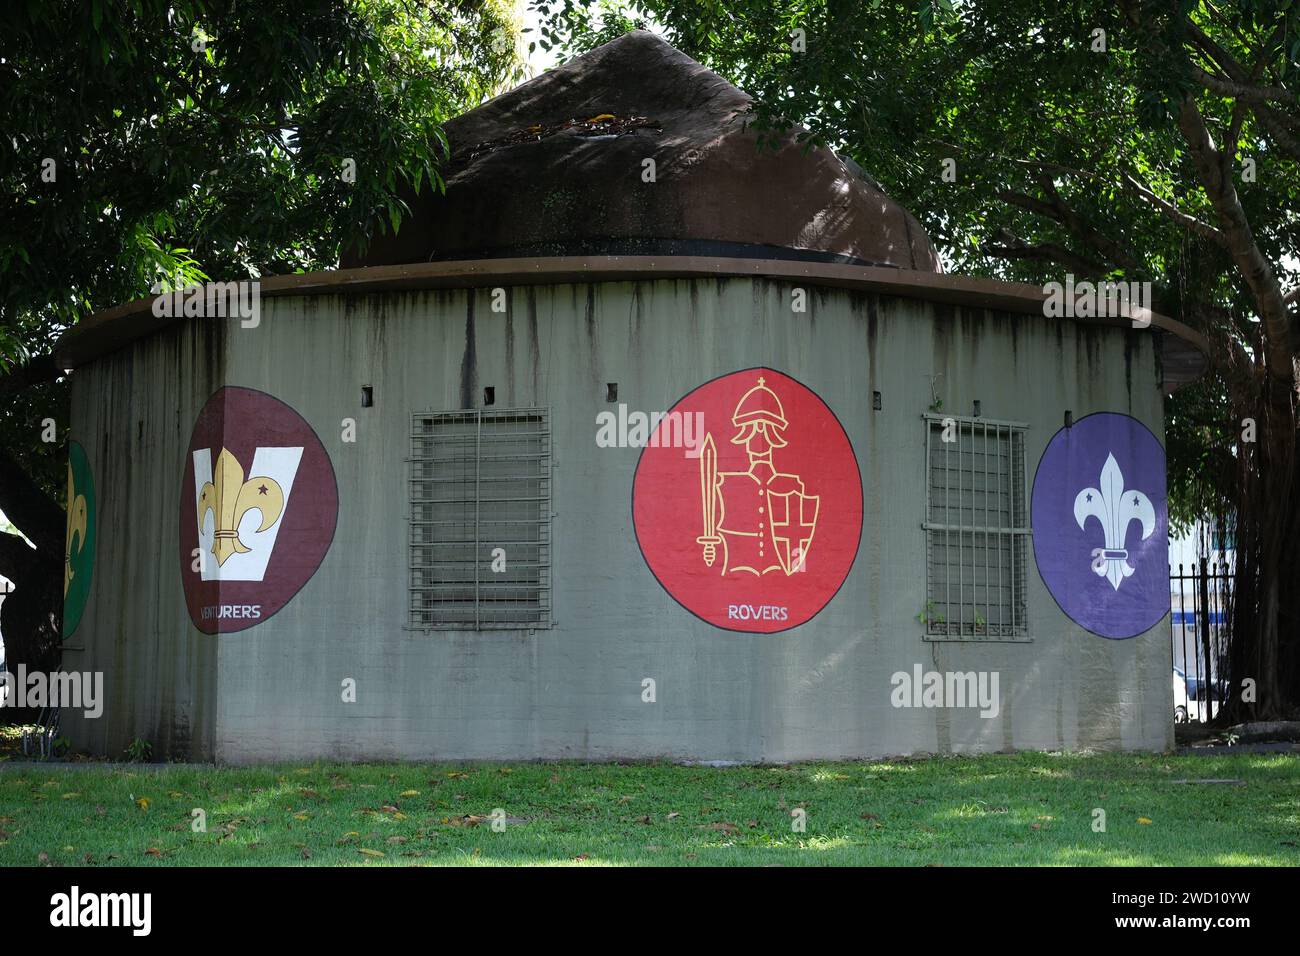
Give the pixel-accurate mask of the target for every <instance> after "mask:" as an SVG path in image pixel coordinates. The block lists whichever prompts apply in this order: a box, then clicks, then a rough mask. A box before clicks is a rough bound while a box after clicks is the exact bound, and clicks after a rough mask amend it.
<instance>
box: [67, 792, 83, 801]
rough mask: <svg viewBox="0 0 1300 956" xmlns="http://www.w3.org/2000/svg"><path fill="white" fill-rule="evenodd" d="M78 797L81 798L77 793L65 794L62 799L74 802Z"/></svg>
mask: <svg viewBox="0 0 1300 956" xmlns="http://www.w3.org/2000/svg"><path fill="white" fill-rule="evenodd" d="M79 796H81V794H79V793H65V794H64V795H63V799H64V800H75V799H76V798H77V797H79Z"/></svg>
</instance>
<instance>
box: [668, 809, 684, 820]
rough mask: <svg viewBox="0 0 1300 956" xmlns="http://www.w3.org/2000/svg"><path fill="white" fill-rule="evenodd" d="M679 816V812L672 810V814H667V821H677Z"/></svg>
mask: <svg viewBox="0 0 1300 956" xmlns="http://www.w3.org/2000/svg"><path fill="white" fill-rule="evenodd" d="M680 816H681V813H680V811H677V810H674V811H673V812H672V813H670V814H668V819H669V820H676V819H677V818H678V817H680Z"/></svg>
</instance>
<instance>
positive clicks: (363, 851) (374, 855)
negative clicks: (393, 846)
mask: <svg viewBox="0 0 1300 956" xmlns="http://www.w3.org/2000/svg"><path fill="white" fill-rule="evenodd" d="M357 852H358V853H360V854H361V855H362V856H368V857H372V858H378V857H381V856H383V855H384V854H383V853H381V852H380V851H379V850H371V849H368V848H366V847H364V846H363V847H362V848H361V849H359V850H357Z"/></svg>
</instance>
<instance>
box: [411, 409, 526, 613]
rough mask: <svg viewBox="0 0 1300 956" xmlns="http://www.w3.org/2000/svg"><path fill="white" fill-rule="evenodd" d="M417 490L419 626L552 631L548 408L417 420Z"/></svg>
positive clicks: (414, 555)
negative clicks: (550, 629)
mask: <svg viewBox="0 0 1300 956" xmlns="http://www.w3.org/2000/svg"><path fill="white" fill-rule="evenodd" d="M410 485H411V493H410V503H411V530H410V535H411V537H410V572H411V582H410V626H411V627H412V628H414V629H417V630H433V629H452V630H486V629H489V628H536V627H550V626H551V433H550V421H549V414H548V412H547V410H546V409H540V408H527V409H495V408H483V409H470V410H466V411H459V412H444V413H420V414H416V415H415V416H413V418H412V429H411V479H410Z"/></svg>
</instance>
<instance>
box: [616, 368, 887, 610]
mask: <svg viewBox="0 0 1300 956" xmlns="http://www.w3.org/2000/svg"><path fill="white" fill-rule="evenodd" d="M632 517H633V524H634V527H635V529H636V536H637V542H638V543H639V544H640V546H641V552H642V554H644V556H645V560H646V563H647V564H648V565H649V566H650V570H651V572H653V574H654V576H655V577H656V578H657V579H658V581H659V583H660V584H661V585H663V587H664V589H665V590H666V591H667V592H668V593H669V594H670V595H671V596H672V597H673V598H674V599H676V601H677V602H678V603H679V604H681V605H682V606H683V607H684V608H686V609H687V610H688V611H690V612H691V613H692V614H695V615H696V616H698V617H700V618H702V619H703V620H705V621H708V622H709V623H710V624H713V625H715V626H717V627H720V628H725V629H727V630H732V631H749V632H756V633H774V632H777V631H784V630H788V629H789V628H792V627H797V626H798V625H800V624H803V623H805V622H807V621H809V620H811V619H812V618H813V617H814V616H815V615H816V614H817V613H818V612H819V611H821V609H822V608H823V607H825V606H826V604H827V603H828V602H829V601H830V600H831V598H833V597H834V596H835V593H836V592H837V591H838V590H839V589H840V586H841V585H842V584H843V583H844V579H845V578H846V577H847V576H848V573H849V569H850V568H852V566H853V561H854V558H855V557H856V556H857V552H858V541H859V539H860V537H861V534H862V480H861V477H860V475H859V472H858V462H857V458H856V457H855V456H854V454H853V446H852V445H851V444H850V442H849V438H848V435H846V434H845V433H844V428H843V426H841V425H840V423H839V420H838V419H837V418H836V417H835V415H834V413H833V412H831V410H830V409H829V408H827V407H826V404H825V403H824V402H823V401H822V400H821V399H820V398H819V397H818V396H817V395H816V394H814V393H813V392H812V391H811V390H809V389H808V388H807V387H805V386H804V385H803V384H801V383H799V382H797V381H795V380H794V379H792V378H790V377H789V376H788V375H783V374H782V373H780V372H777V371H773V370H772V369H768V368H753V369H746V370H745V371H743V372H734V373H732V374H729V375H724V376H722V377H721V378H716V379H714V380H713V381H711V382H707V383H705V384H704V385H701V386H700V387H699V388H697V389H695V391H693V392H691V393H690V394H688V395H687V396H686V397H685V398H683V399H681V400H680V401H679V402H678V403H677V404H676V405H674V406H673V407H672V409H670V410H669V412H668V414H667V415H666V417H665V418H664V419H663V421H661V422H660V423H659V424H658V426H657V427H656V428H655V429H654V430H653V432H652V433H651V436H650V441H649V443H648V444H647V446H646V447H645V448H644V449H642V452H641V459H640V461H639V462H638V464H637V470H636V478H635V480H634V482H633V486H632Z"/></svg>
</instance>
